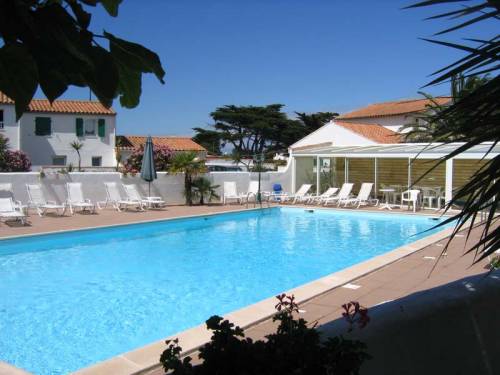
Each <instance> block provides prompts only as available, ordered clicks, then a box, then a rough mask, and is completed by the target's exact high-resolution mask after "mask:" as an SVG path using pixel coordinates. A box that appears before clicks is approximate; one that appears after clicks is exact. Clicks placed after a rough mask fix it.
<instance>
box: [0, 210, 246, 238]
mask: <svg viewBox="0 0 500 375" xmlns="http://www.w3.org/2000/svg"><path fill="white" fill-rule="evenodd" d="M249 208H253V205H250V206H249ZM244 209H245V206H240V205H228V206H221V205H213V206H212V205H210V206H191V207H188V206H167V207H165V208H163V209H158V210H147V211H136V210H135V209H131V210H128V211H122V212H118V211H116V210H114V209H112V208H105V209H102V210H97V213H96V214H90V213H75V214H74V215H73V216H70V215H69V214H68V213H67V214H66V215H65V216H57V215H53V214H52V213H50V214H48V215H47V216H44V217H40V216H38V214H36V213H34V212H33V211H32V210H30V216H29V219H28V222H29V224H28V225H25V226H22V225H21V223H19V222H8V223H3V222H2V223H1V224H0V238H2V237H6V236H19V235H24V234H37V233H43V232H54V231H61V230H71V229H82V228H88V227H98V226H106V225H116V224H128V223H134V222H140V221H147V220H161V219H169V218H175V217H179V216H191V215H204V214H213V213H218V212H228V211H236V210H244Z"/></svg>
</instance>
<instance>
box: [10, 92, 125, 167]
mask: <svg viewBox="0 0 500 375" xmlns="http://www.w3.org/2000/svg"><path fill="white" fill-rule="evenodd" d="M0 134H1V135H3V136H4V137H7V138H9V146H10V148H11V149H12V150H21V151H23V152H25V153H26V154H27V155H28V156H29V158H30V160H31V163H32V165H33V167H34V169H36V167H37V166H67V165H70V164H72V165H73V166H77V165H78V155H77V153H76V151H75V150H74V149H73V148H72V147H71V146H70V144H71V143H72V142H75V141H76V142H80V143H82V144H83V147H82V149H81V150H80V154H81V164H82V167H113V166H115V165H116V158H115V134H116V113H115V112H114V111H113V110H112V109H107V108H105V107H104V106H103V105H102V104H101V103H99V102H97V101H80V100H56V101H55V102H54V103H52V104H50V102H49V101H48V100H44V99H34V100H32V101H31V103H30V104H29V106H28V109H27V111H26V112H25V113H24V114H23V116H22V117H21V118H20V119H19V121H16V113H15V108H14V102H13V101H12V100H11V99H10V98H9V97H7V96H6V95H4V94H3V93H1V92H0Z"/></svg>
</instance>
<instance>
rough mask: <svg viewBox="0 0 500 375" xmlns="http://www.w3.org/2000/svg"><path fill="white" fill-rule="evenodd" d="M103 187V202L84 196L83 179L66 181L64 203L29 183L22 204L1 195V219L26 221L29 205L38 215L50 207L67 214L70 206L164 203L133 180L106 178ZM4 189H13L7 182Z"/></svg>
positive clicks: (93, 209) (77, 208)
mask: <svg viewBox="0 0 500 375" xmlns="http://www.w3.org/2000/svg"><path fill="white" fill-rule="evenodd" d="M5 185H7V184H5ZM120 185H121V186H122V188H123V191H124V192H125V197H123V196H122V194H121V192H120V188H119V186H120ZM104 188H105V189H106V200H105V201H104V202H97V201H95V202H94V201H92V200H90V199H88V198H85V196H84V194H83V190H82V184H81V183H80V182H68V183H67V184H66V194H67V199H66V201H65V202H64V203H62V204H59V203H57V202H55V201H50V200H47V199H46V198H45V194H44V193H43V190H42V187H41V185H40V184H26V190H27V193H28V202H27V204H26V205H23V204H22V203H21V202H20V201H14V200H13V198H0V219H3V220H19V221H21V223H22V224H24V223H25V220H26V217H27V213H28V210H29V209H34V210H36V212H37V213H38V215H39V216H44V215H45V214H46V213H47V212H50V211H52V212H55V213H57V214H59V215H64V214H65V212H66V211H67V210H69V212H70V213H71V214H72V215H73V214H74V213H75V212H76V211H88V212H91V213H95V212H96V209H97V208H99V209H102V208H105V207H107V206H108V205H109V206H111V207H113V208H115V209H116V210H117V211H122V210H123V209H128V208H130V207H132V208H136V209H137V210H141V211H144V209H146V208H152V207H161V206H163V205H164V204H165V201H164V200H163V199H162V198H161V197H142V196H141V195H140V193H139V191H138V190H137V186H136V185H133V184H131V185H125V184H119V183H117V182H105V183H104ZM3 190H9V191H11V188H10V189H9V188H8V186H4V187H3Z"/></svg>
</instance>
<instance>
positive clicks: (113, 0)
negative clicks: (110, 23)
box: [100, 0, 122, 17]
mask: <svg viewBox="0 0 500 375" xmlns="http://www.w3.org/2000/svg"><path fill="white" fill-rule="evenodd" d="M100 2H101V4H102V6H103V7H104V9H106V11H107V12H108V13H109V15H110V16H113V17H116V16H117V15H118V7H119V6H120V4H121V2H122V0H100Z"/></svg>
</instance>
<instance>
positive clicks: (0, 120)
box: [0, 109, 3, 129]
mask: <svg viewBox="0 0 500 375" xmlns="http://www.w3.org/2000/svg"><path fill="white" fill-rule="evenodd" d="M0 129H3V109H0Z"/></svg>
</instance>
